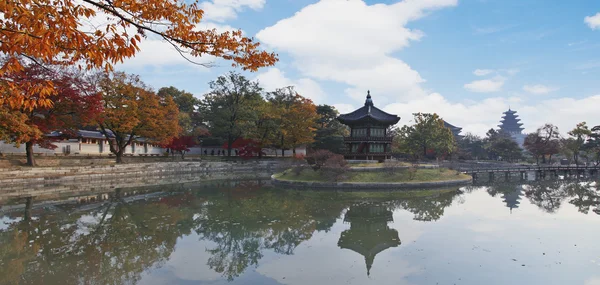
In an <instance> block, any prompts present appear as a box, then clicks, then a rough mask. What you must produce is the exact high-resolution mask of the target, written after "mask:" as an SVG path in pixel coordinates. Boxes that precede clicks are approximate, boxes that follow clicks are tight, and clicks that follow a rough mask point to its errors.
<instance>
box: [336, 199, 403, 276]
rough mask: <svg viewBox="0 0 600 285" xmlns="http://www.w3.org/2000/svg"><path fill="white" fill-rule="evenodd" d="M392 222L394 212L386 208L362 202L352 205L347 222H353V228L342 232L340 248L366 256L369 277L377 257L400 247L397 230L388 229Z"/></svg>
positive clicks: (347, 214)
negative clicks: (383, 252)
mask: <svg viewBox="0 0 600 285" xmlns="http://www.w3.org/2000/svg"><path fill="white" fill-rule="evenodd" d="M392 221H394V218H393V216H392V211H390V210H389V209H388V206H386V205H382V204H378V203H360V204H355V205H353V206H350V209H349V210H348V211H347V212H346V215H345V216H344V222H345V223H350V229H348V230H345V231H344V232H342V235H341V236H340V240H339V241H338V246H339V247H340V248H343V249H350V250H352V251H354V252H356V253H358V254H360V255H362V256H364V257H365V264H366V266H367V275H370V271H371V267H372V266H373V261H374V260H375V255H377V254H378V253H380V252H382V251H384V250H386V249H388V248H390V247H397V246H399V245H400V238H399V237H398V231H397V230H395V229H390V227H389V226H388V223H390V222H392Z"/></svg>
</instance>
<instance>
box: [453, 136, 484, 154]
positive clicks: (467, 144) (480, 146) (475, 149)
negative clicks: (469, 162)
mask: <svg viewBox="0 0 600 285" xmlns="http://www.w3.org/2000/svg"><path fill="white" fill-rule="evenodd" d="M457 144H458V151H459V156H461V157H462V158H465V159H473V158H475V159H478V158H485V157H487V156H488V153H487V152H486V150H485V142H484V139H483V138H481V137H479V136H477V135H474V134H472V133H466V134H465V135H464V136H463V137H462V138H461V139H459V140H458V142H457Z"/></svg>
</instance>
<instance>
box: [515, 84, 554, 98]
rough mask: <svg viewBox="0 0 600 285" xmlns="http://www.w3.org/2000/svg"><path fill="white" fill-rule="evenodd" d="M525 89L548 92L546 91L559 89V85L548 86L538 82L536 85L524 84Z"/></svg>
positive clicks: (534, 91) (539, 92)
mask: <svg viewBox="0 0 600 285" xmlns="http://www.w3.org/2000/svg"><path fill="white" fill-rule="evenodd" d="M523 90H525V91H527V92H529V93H531V94H536V95H539V94H546V93H550V92H553V91H556V90H558V87H551V86H546V85H542V84H536V85H525V86H523Z"/></svg>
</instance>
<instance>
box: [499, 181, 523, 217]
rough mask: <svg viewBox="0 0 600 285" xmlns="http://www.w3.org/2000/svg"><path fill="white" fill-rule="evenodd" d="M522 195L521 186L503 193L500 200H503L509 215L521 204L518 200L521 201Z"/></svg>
mask: <svg viewBox="0 0 600 285" xmlns="http://www.w3.org/2000/svg"><path fill="white" fill-rule="evenodd" d="M522 195H523V186H521V185H518V186H517V188H515V190H513V191H511V192H504V194H503V195H502V199H504V200H503V201H504V203H506V207H508V208H509V209H510V212H511V213H512V209H516V208H519V204H521V202H520V201H519V200H521V196H522Z"/></svg>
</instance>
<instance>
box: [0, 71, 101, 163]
mask: <svg viewBox="0 0 600 285" xmlns="http://www.w3.org/2000/svg"><path fill="white" fill-rule="evenodd" d="M13 75H18V76H15V77H11V78H10V79H11V81H12V82H14V83H16V84H20V82H23V81H28V82H40V81H48V82H51V83H52V85H53V90H54V91H53V92H52V94H53V95H52V96H50V97H48V98H49V99H51V100H52V101H53V102H54V105H53V106H52V107H49V106H44V105H37V106H36V107H34V108H26V107H23V106H22V107H21V108H11V107H9V106H7V105H1V106H0V108H1V109H2V111H1V112H0V117H2V119H4V120H8V121H9V122H10V123H9V124H8V125H7V126H6V128H3V127H1V126H0V129H5V131H4V132H5V133H7V134H8V136H7V137H6V138H5V139H6V140H5V141H7V142H12V143H14V144H15V145H16V146H19V145H20V144H25V150H26V154H27V165H29V166H35V159H34V153H33V147H34V146H35V145H38V146H40V147H42V148H47V149H55V148H56V145H54V144H53V142H54V141H55V140H56V139H57V138H59V137H72V136H74V135H75V134H76V130H77V129H78V128H79V127H82V126H86V125H88V124H90V123H91V121H92V119H93V117H94V116H95V115H96V114H98V113H99V112H100V111H101V108H100V96H99V94H98V93H96V92H94V89H93V87H92V85H91V84H90V82H89V80H87V78H86V76H85V75H83V74H82V73H80V72H78V71H76V70H65V69H63V68H56V69H49V68H43V67H41V66H39V65H35V64H29V65H27V66H26V67H25V69H24V70H23V71H22V72H20V73H18V74H16V73H13ZM38 91H39V90H37V89H32V90H27V92H28V94H29V95H28V96H29V97H30V98H39V97H40V96H41V95H39V94H36V92H38ZM0 132H1V131H0ZM51 132H54V133H53V134H54V136H52V137H50V136H48V135H49V134H50V133H51Z"/></svg>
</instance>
